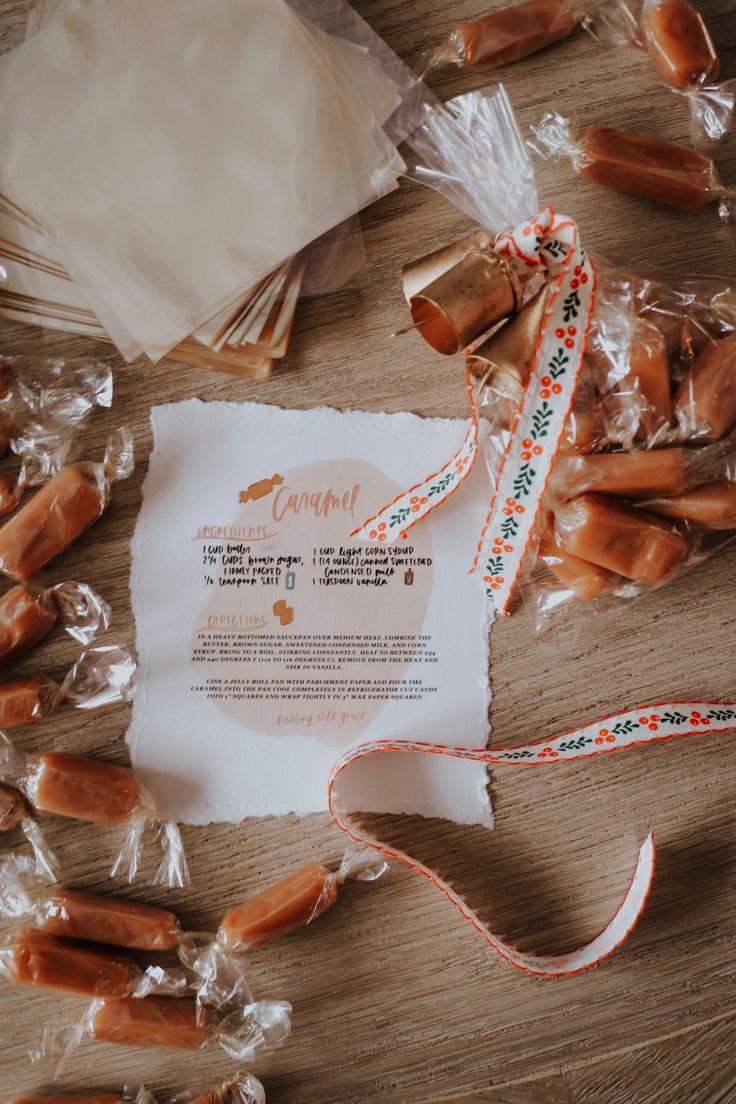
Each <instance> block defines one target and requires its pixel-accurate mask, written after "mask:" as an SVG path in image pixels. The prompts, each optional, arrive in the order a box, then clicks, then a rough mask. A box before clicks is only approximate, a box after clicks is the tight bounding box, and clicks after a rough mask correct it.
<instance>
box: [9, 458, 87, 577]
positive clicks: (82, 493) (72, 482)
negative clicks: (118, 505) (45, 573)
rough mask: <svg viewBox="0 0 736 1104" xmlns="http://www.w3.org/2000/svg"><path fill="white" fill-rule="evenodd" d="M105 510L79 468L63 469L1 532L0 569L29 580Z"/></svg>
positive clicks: (85, 475) (85, 474)
mask: <svg viewBox="0 0 736 1104" xmlns="http://www.w3.org/2000/svg"><path fill="white" fill-rule="evenodd" d="M103 508H104V499H103V496H102V493H101V491H100V488H99V487H98V486H97V485H96V484H95V482H94V480H93V479H90V477H89V475H87V473H86V472H85V471H84V470H83V469H82V468H80V467H76V466H73V465H72V466H71V467H68V468H63V469H62V470H61V471H60V472H59V474H58V475H55V476H54V478H53V479H51V480H49V482H48V483H47V484H46V485H45V486H44V487H42V488H41V490H40V491H38V492H37V493H36V494H35V495H34V496H33V498H32V499H31V500H30V501H29V502H27V503H26V505H25V506H22V507H21V509H20V510H19V511H18V513H17V514H15V515H14V516H13V517H12V518H11V519H10V520H9V521H7V522H6V523H5V525H4V526H3V527H2V529H0V567H1V568H2V570H3V571H4V572H5V574H6V575H11V576H12V577H13V578H16V579H23V580H25V579H30V578H31V577H32V576H33V575H35V574H36V573H37V572H38V571H40V569H41V568H42V567H43V566H44V565H45V564H47V563H49V561H50V560H53V559H54V557H55V556H58V555H59V553H61V552H63V551H64V549H65V548H67V547H68V546H69V545H70V544H71V543H72V541H74V540H76V539H77V537H78V536H79V535H80V533H82V532H83V531H84V530H85V529H86V528H87V526H88V525H91V524H92V522H93V521H95V520H96V519H97V518H98V517H99V516H100V514H101V513H102V511H103Z"/></svg>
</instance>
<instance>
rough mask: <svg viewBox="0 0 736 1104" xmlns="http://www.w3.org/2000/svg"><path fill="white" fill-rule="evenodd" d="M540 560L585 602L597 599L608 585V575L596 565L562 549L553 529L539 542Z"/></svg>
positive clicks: (545, 533)
mask: <svg viewBox="0 0 736 1104" xmlns="http://www.w3.org/2000/svg"><path fill="white" fill-rule="evenodd" d="M539 558H540V559H541V560H542V561H543V562H544V563H545V564H546V566H547V567H548V568H549V570H550V571H551V572H552V574H553V575H554V576H555V578H557V579H558V580H559V581H560V582H561V583H562V584H563V586H565V587H568V588H569V589H570V590H572V591H573V592H574V593H575V595H576V596H577V597H578V598H580V599H582V601H583V602H590V601H591V600H592V599H593V598H597V597H598V595H599V594H601V593H602V592H603V591H604V590H605V589H606V586H607V585H608V573H607V572H605V571H603V570H602V569H601V568H600V567H597V566H596V565H595V564H592V563H588V562H587V561H586V560H581V559H579V558H578V557H577V556H572V555H570V553H569V552H565V551H564V549H562V548H561V547H560V544H559V542H558V540H557V538H556V536H555V533H554V530H553V529H547V530H546V531H545V532H544V534H543V535H542V539H541V541H540V542H539Z"/></svg>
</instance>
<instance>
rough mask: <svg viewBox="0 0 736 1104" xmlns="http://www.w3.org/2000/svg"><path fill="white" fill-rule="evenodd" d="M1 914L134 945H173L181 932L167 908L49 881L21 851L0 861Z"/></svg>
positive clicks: (51, 930) (57, 931) (66, 933)
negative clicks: (86, 891) (71, 887)
mask: <svg viewBox="0 0 736 1104" xmlns="http://www.w3.org/2000/svg"><path fill="white" fill-rule="evenodd" d="M0 916H3V917H7V918H10V919H13V920H19V921H22V922H24V923H27V924H32V925H33V926H34V927H35V928H37V929H38V930H40V931H43V932H46V933H47V934H48V935H54V936H61V937H63V938H65V939H82V940H85V941H86V942H88V943H103V944H109V945H110V946H113V947H125V948H127V949H129V950H134V951H170V950H173V949H174V948H175V947H177V946H178V944H179V942H180V940H181V937H182V930H181V925H180V923H179V920H178V919H177V917H176V916H175V915H174V913H173V912H170V911H169V910H168V909H164V908H157V907H156V906H154V905H145V904H141V903H139V902H138V901H126V900H123V899H122V898H120V897H107V896H105V897H101V896H99V895H97V894H92V893H83V892H81V891H80V890H74V889H67V888H66V887H63V886H58V885H53V884H50V883H49V880H48V878H47V877H46V876H43V875H42V874H39V872H38V871H37V870H36V869H35V868H34V866H33V864H32V863H31V862H30V860H29V859H27V858H25V856H22V855H9V856H8V857H6V858H5V859H3V860H1V861H0Z"/></svg>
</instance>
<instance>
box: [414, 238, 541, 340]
mask: <svg viewBox="0 0 736 1104" xmlns="http://www.w3.org/2000/svg"><path fill="white" fill-rule="evenodd" d="M521 297H522V287H521V282H520V280H519V278H518V277H517V275H516V273H515V272H514V271H513V269H512V268H511V265H510V264H509V262H508V260H507V259H506V258H505V257H502V256H501V255H500V254H498V253H495V252H494V251H493V250H479V249H473V250H471V251H470V252H469V253H467V254H466V255H465V256H464V257H463V258H462V259H461V260H460V261H458V262H457V263H456V264H455V265H453V266H452V268H450V269H449V270H448V271H446V272H445V273H444V274H443V275H441V276H439V277H438V278H437V279H436V280H434V281H433V282H432V283H431V284H429V285H428V286H427V287H425V288H424V289H423V290H422V291H421V292H420V293H419V294H417V295H413V296H412V297H411V299H410V302H409V307H410V309H411V316H412V320H413V322H414V325H415V326H416V327H417V329H418V330H419V332H420V333H421V335H422V337H423V338H424V340H425V341H426V342H427V343H428V344H429V345H431V346H432V348H433V349H435V350H436V351H437V352H438V353H443V354H444V355H445V356H452V355H454V354H455V353H457V352H459V351H460V350H461V349H464V348H466V347H467V346H468V345H470V344H472V342H473V341H475V340H476V339H477V338H478V337H480V336H481V334H483V333H485V332H486V331H487V330H489V329H490V328H491V327H492V326H493V325H495V323H496V322H500V321H501V319H502V318H508V317H509V316H510V315H512V314H513V313H514V311H516V309H517V307H518V305H519V303H520V301H521Z"/></svg>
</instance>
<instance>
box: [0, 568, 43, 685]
mask: <svg viewBox="0 0 736 1104" xmlns="http://www.w3.org/2000/svg"><path fill="white" fill-rule="evenodd" d="M56 619H57V612H56V607H55V605H54V603H53V601H51V600H50V598H49V596H48V591H42V590H39V591H36V592H35V593H34V591H32V590H31V589H30V588H29V587H25V586H23V585H21V584H19V585H18V586H14V587H11V588H10V590H8V591H6V593H5V594H3V596H2V598H0V665H4V664H8V663H10V662H12V661H13V660H14V659H17V658H18V657H19V656H21V655H23V654H24V653H25V652H27V651H29V650H30V649H31V648H32V647H33V646H34V644H38V642H39V640H42V639H43V638H44V637H45V636H48V634H49V633H50V632H51V630H52V629H53V627H54V625H55V624H56Z"/></svg>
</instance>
